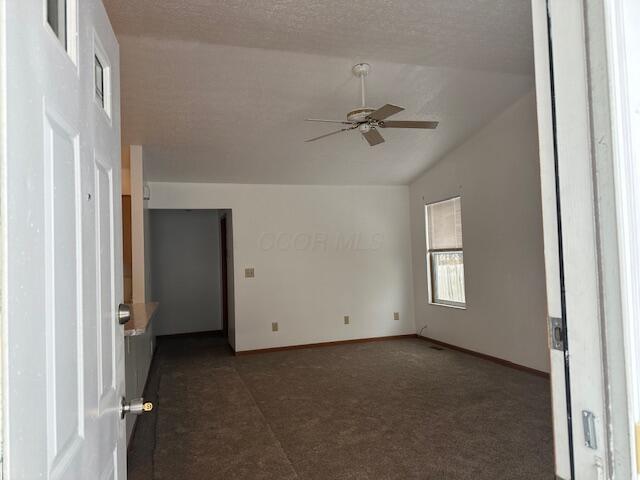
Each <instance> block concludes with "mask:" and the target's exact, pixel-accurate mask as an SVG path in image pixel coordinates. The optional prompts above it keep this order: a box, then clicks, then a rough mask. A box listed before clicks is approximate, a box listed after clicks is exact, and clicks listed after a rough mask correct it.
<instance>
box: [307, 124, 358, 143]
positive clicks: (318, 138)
mask: <svg viewBox="0 0 640 480" xmlns="http://www.w3.org/2000/svg"><path fill="white" fill-rule="evenodd" d="M354 128H357V125H356V126H353V127H347V128H341V129H340V130H336V131H335V132H331V133H325V134H324V135H320V136H319V137H314V138H310V139H309V140H305V142H315V141H316V140H320V139H321V138H325V137H330V136H331V135H335V134H336V133H341V132H346V131H347V130H353V129H354Z"/></svg>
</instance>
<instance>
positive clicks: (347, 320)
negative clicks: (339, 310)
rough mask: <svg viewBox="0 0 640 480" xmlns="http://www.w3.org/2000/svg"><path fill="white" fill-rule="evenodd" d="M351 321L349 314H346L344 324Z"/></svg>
mask: <svg viewBox="0 0 640 480" xmlns="http://www.w3.org/2000/svg"><path fill="white" fill-rule="evenodd" d="M349 321H350V319H349V315H345V316H344V324H345V325H349Z"/></svg>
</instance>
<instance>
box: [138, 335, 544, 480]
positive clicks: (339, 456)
mask: <svg viewBox="0 0 640 480" xmlns="http://www.w3.org/2000/svg"><path fill="white" fill-rule="evenodd" d="M549 395H550V393H549V382H548V380H545V379H543V378H539V377H536V376H534V375H531V374H529V373H525V372H521V371H517V370H513V369H510V368H507V367H503V366H500V365H496V364H494V363H491V362H488V361H485V360H482V359H478V358H475V357H472V356H469V355H466V354H462V353H458V352H454V351H450V350H446V349H445V350H435V349H432V348H429V344H428V343H427V342H425V341H422V340H419V339H407V340H391V341H384V342H374V343H363V344H351V345H342V346H333V347H323V348H314V349H306V350H290V351H285V352H276V353H265V354H257V355H249V356H241V357H233V356H232V355H231V354H230V350H229V349H228V347H226V346H225V345H224V343H223V340H222V339H221V338H216V337H198V338H179V339H176V338H171V339H163V338H160V339H159V342H158V350H157V353H156V358H155V360H154V363H153V366H152V371H151V374H150V379H149V383H148V386H147V392H146V394H145V396H146V397H147V398H148V399H150V400H152V401H154V402H155V404H156V408H155V409H154V411H153V413H152V414H149V415H147V416H142V417H140V418H139V423H138V426H137V429H136V432H135V436H134V438H133V441H132V445H131V447H130V451H129V480H169V479H171V480H175V479H189V480H199V479H203V480H205V479H206V480H217V479H224V480H230V479H248V480H249V479H250V480H257V479H305V480H306V479H309V480H310V479H318V480H320V479H322V480H327V479H332V480H333V479H336V480H337V479H340V480H342V479H344V480H347V479H349V480H356V479H357V480H360V479H372V480H373V479H375V480H378V479H403V480H407V479H430V480H431V479H433V480H458V479H465V480H467V479H474V480H483V479H487V480H489V479H491V480H502V479H504V480H516V479H523V480H524V479H526V480H537V479H544V480H549V479H552V478H554V475H553V453H552V451H553V448H552V447H553V439H552V431H551V408H550V397H549Z"/></svg>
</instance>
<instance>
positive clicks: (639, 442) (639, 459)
mask: <svg viewBox="0 0 640 480" xmlns="http://www.w3.org/2000/svg"><path fill="white" fill-rule="evenodd" d="M636 471H637V472H638V473H640V423H636Z"/></svg>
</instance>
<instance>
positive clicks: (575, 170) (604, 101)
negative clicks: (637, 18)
mask: <svg viewBox="0 0 640 480" xmlns="http://www.w3.org/2000/svg"><path fill="white" fill-rule="evenodd" d="M625 3H626V4H627V6H628V5H630V3H631V2H628V1H627V0H614V1H612V2H606V1H605V0H532V12H533V30H534V43H535V50H536V88H537V96H538V98H537V102H538V122H539V135H540V156H541V173H542V195H543V203H544V202H545V177H544V170H545V164H546V166H547V169H548V167H549V162H550V160H549V156H550V155H553V156H554V157H555V158H554V160H555V161H556V162H557V166H558V171H557V181H558V185H557V192H558V199H557V201H558V205H559V209H558V215H559V216H560V215H561V216H562V220H563V221H562V224H561V231H560V238H559V242H560V244H561V245H563V251H562V252H561V253H562V258H561V261H560V264H561V265H562V264H564V265H563V266H564V270H565V273H566V275H565V276H564V279H565V284H564V285H563V286H559V285H558V286H557V287H556V288H558V292H557V294H562V293H564V295H565V298H566V304H565V306H566V317H565V318H564V320H565V325H566V329H565V338H566V340H567V341H568V351H567V352H565V354H566V363H567V375H568V383H567V386H568V389H567V390H568V395H567V397H566V398H567V399H569V401H570V403H569V405H568V407H569V412H570V414H569V415H566V414H564V412H562V410H561V409H556V408H554V427H555V433H554V435H555V440H556V473H557V475H558V478H562V479H568V478H578V479H582V478H587V479H590V478H593V479H598V480H599V479H604V478H614V477H615V478H637V477H636V474H635V471H636V467H635V461H634V459H635V452H634V450H635V449H634V448H633V447H632V442H631V441H630V439H631V438H633V436H632V431H633V430H632V425H633V423H634V422H633V418H634V417H632V415H631V414H630V413H631V411H632V409H631V404H632V403H635V414H636V416H635V418H636V419H637V418H638V413H639V412H640V397H639V396H638V389H637V388H636V389H635V395H630V393H631V391H630V388H631V387H633V384H634V379H635V378H637V373H638V372H639V371H640V369H638V367H639V366H640V364H639V363H638V357H637V355H636V354H635V353H636V352H637V351H638V348H637V346H638V345H640V341H639V339H640V337H639V336H638V331H637V330H632V328H633V327H632V324H633V322H632V319H633V318H634V315H635V318H638V316H637V315H638V313H639V312H640V305H639V304H638V298H639V297H638V292H640V279H639V278H638V272H639V271H640V252H639V251H638V250H640V249H639V248H638V245H639V244H640V242H638V240H639V239H640V220H639V218H638V212H640V201H639V200H640V199H639V198H638V192H637V191H635V192H634V188H633V185H634V183H633V182H634V181H635V182H636V183H635V185H636V186H637V185H638V183H637V182H638V179H640V176H639V175H640V172H639V170H638V167H637V165H635V166H634V164H633V163H634V162H633V161H632V155H631V153H632V152H633V150H632V148H631V145H630V141H631V135H630V132H631V130H630V122H629V120H630V111H629V110H630V108H628V109H627V110H628V111H627V112H626V113H627V117H626V118H624V119H622V118H620V116H621V113H620V112H621V108H620V107H621V104H623V103H624V101H625V99H628V98H627V97H625V95H626V93H625V92H624V90H622V89H621V88H620V80H621V79H620V76H621V75H620V71H623V72H624V67H625V65H621V64H620V63H621V60H623V57H622V56H621V54H620V51H621V48H622V47H623V46H624V44H623V43H622V45H621V42H623V41H624V40H626V39H625V38H624V35H623V34H621V33H622V28H621V27H622V25H621V20H622V18H624V17H623V16H622V15H621V13H622V11H623V7H624V5H625ZM635 12H636V14H637V13H638V9H637V8H636V10H635ZM547 33H548V40H549V44H548V50H547V51H546V52H545V51H544V50H545V46H544V42H543V41H540V39H541V38H542V37H545V36H546V35H547ZM636 35H637V32H636ZM635 38H636V39H637V38H638V37H637V36H636V37H635ZM545 57H546V58H545ZM635 78H636V79H637V78H638V77H637V71H636V77H635ZM625 80H626V79H625ZM622 83H624V82H622ZM636 84H637V82H636ZM616 93H617V94H618V95H617V96H616ZM636 99H637V97H636ZM627 105H628V104H627ZM636 105H637V103H636ZM622 110H624V109H622ZM635 125H636V129H637V125H638V123H637V118H636V124H635ZM550 132H552V134H551V137H550ZM550 142H552V143H553V144H554V145H553V146H555V147H556V148H555V151H554V150H553V149H552V148H551V146H550ZM636 148H637V145H636ZM635 153H636V154H637V153H638V152H637V150H636V152H635ZM548 187H549V185H547V193H548ZM636 190H637V187H636ZM630 193H633V194H634V195H635V196H636V198H635V199H634V198H632V197H631V196H630ZM547 200H548V199H547ZM545 213H547V212H545ZM546 216H547V218H546V219H545V227H546V226H548V224H547V221H548V217H549V214H548V213H547V215H546ZM558 220H559V218H558V219H556V222H557V221H558ZM565 220H566V221H565ZM548 233H549V232H548V229H547V228H545V256H546V257H548V252H547V246H548V238H547V236H548ZM633 242H635V243H633ZM631 245H633V247H631ZM546 262H547V276H548V277H549V259H548V258H546ZM552 270H553V268H552ZM556 273H557V272H556ZM625 282H626V283H625ZM554 286H555V284H553V285H550V284H549V282H548V285H547V288H548V290H549V289H553V288H554ZM548 296H549V294H548ZM553 303H554V302H553V300H552V299H551V298H550V305H549V306H550V309H551V307H552V304H553ZM632 303H633V304H632ZM563 314H564V312H563ZM550 315H552V312H551V311H550ZM563 317H564V315H563ZM636 328H637V327H636ZM630 345H635V346H636V349H635V350H634V349H630V348H629V347H630ZM551 355H552V359H553V351H552V354H551ZM629 355H635V356H634V357H633V358H629ZM552 365H553V360H552ZM552 370H553V366H552ZM553 373H554V372H553V371H552V382H553ZM556 373H557V372H556ZM634 374H635V375H636V376H634ZM552 386H553V385H552ZM631 400H634V402H631ZM554 407H555V405H554ZM585 411H589V412H593V413H594V414H595V422H594V426H595V432H596V438H597V446H596V448H595V449H591V448H589V447H588V446H586V445H585V432H584V424H583V419H582V415H583V414H584V412H585ZM567 417H569V420H570V423H569V429H570V431H569V432H568V433H569V437H571V436H573V442H571V443H570V445H569V448H568V449H564V448H563V446H562V445H560V449H559V448H558V447H559V445H558V440H559V439H560V440H561V441H562V438H563V437H562V434H560V435H559V432H558V426H559V425H562V423H563V422H564V421H566V420H567ZM565 440H566V438H565ZM567 467H569V470H570V471H568V470H567Z"/></svg>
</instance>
